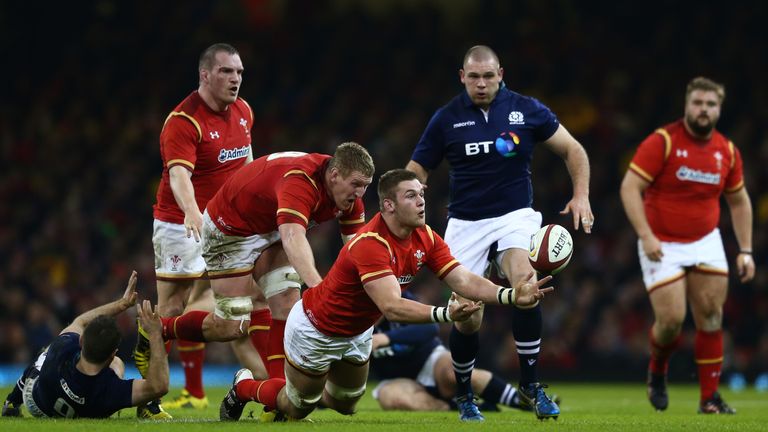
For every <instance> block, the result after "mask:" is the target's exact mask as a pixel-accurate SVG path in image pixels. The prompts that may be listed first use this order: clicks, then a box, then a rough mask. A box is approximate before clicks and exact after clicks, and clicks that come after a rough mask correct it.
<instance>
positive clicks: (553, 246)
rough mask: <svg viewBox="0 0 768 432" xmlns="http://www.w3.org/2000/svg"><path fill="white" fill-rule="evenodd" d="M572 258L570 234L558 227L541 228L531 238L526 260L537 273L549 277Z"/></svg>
mask: <svg viewBox="0 0 768 432" xmlns="http://www.w3.org/2000/svg"><path fill="white" fill-rule="evenodd" d="M571 256H573V239H572V238H571V233H569V232H568V230H567V229H565V228H563V227H562V226H560V225H556V224H549V225H544V226H543V227H541V228H540V229H539V230H538V231H537V232H536V234H534V235H533V236H532V237H531V246H530V247H529V248H528V259H529V260H530V261H531V266H533V268H534V269H536V271H538V272H539V273H542V274H545V275H549V274H552V275H553V274H557V273H559V272H560V271H562V270H563V269H564V268H565V266H567V265H568V262H569V261H570V260H571Z"/></svg>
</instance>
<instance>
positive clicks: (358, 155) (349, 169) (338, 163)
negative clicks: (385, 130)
mask: <svg viewBox="0 0 768 432" xmlns="http://www.w3.org/2000/svg"><path fill="white" fill-rule="evenodd" d="M331 168H336V169H337V170H339V173H340V174H341V176H342V177H345V178H346V177H348V176H349V175H350V174H352V173H353V172H359V173H360V174H362V175H364V176H366V177H373V173H374V172H375V171H376V168H375V167H374V165H373V158H371V155H370V154H369V153H368V150H366V149H365V147H363V146H361V145H360V144H358V143H356V142H345V143H343V144H341V145H340V146H338V147H336V151H335V152H334V153H333V157H332V158H331V161H330V162H329V163H328V169H331Z"/></svg>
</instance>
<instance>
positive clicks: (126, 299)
mask: <svg viewBox="0 0 768 432" xmlns="http://www.w3.org/2000/svg"><path fill="white" fill-rule="evenodd" d="M135 304H136V272H135V271H134V272H133V273H131V277H130V279H129V280H128V287H127V288H126V289H125V293H124V294H123V298H121V299H119V300H116V301H113V302H111V303H107V304H105V305H102V306H99V307H97V308H95V309H92V310H90V311H88V312H85V313H84V314H82V315H80V316H78V317H77V318H75V320H74V321H73V322H72V324H70V325H69V326H68V327H66V328H65V329H64V330H62V331H61V333H60V334H59V336H58V337H57V338H56V339H54V341H53V342H52V343H51V344H50V345H49V346H48V348H46V349H45V350H44V351H43V352H42V353H41V354H40V356H38V358H37V359H36V360H35V362H34V363H33V364H31V365H30V366H29V367H28V368H27V369H26V370H25V371H24V374H23V375H22V376H21V378H19V381H18V382H17V383H16V386H15V387H14V389H13V391H11V393H10V394H9V395H8V397H7V398H6V400H5V403H4V404H3V412H2V415H3V416H8V417H21V415H22V414H21V405H22V403H23V404H24V406H26V408H27V411H29V413H30V414H31V415H32V416H33V417H64V418H76V417H93V418H103V417H109V416H111V415H112V414H114V413H115V412H116V411H118V410H120V409H122V408H128V407H131V406H138V405H141V404H146V403H147V402H149V401H151V400H153V399H156V398H159V397H162V396H163V395H164V394H166V393H167V392H168V385H169V384H168V380H169V377H168V358H167V356H166V353H165V349H163V338H162V334H161V330H162V328H161V324H160V316H159V314H158V312H157V310H156V309H155V310H154V311H153V310H152V305H151V304H150V302H149V300H144V303H143V304H141V305H139V306H138V307H137V310H138V315H139V321H140V322H141V325H142V327H143V328H144V330H145V331H146V332H147V334H148V335H149V341H150V344H151V345H152V358H151V359H150V361H149V370H148V372H147V377H146V379H137V380H133V379H128V380H127V379H123V375H124V373H125V365H124V364H123V361H122V360H120V357H117V347H118V345H119V344H120V332H119V330H118V328H117V323H116V322H115V318H114V317H115V315H119V314H120V313H122V312H124V311H126V310H127V309H128V308H130V307H132V306H133V305H135Z"/></svg>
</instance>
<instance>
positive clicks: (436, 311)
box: [431, 306, 453, 323]
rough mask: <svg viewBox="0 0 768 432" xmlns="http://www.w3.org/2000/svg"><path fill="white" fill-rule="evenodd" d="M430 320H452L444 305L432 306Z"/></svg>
mask: <svg viewBox="0 0 768 432" xmlns="http://www.w3.org/2000/svg"><path fill="white" fill-rule="evenodd" d="M431 316H432V322H436V323H447V322H453V320H452V319H451V316H450V315H449V314H448V308H447V307H445V306H432V315H431Z"/></svg>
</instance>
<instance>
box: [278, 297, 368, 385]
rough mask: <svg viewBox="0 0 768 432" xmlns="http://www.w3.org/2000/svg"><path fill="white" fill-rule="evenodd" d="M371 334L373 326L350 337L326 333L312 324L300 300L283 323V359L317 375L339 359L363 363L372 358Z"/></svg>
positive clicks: (326, 370) (321, 373)
mask: <svg viewBox="0 0 768 432" xmlns="http://www.w3.org/2000/svg"><path fill="white" fill-rule="evenodd" d="M372 335H373V327H371V328H369V329H368V330H366V331H364V332H363V333H361V334H359V335H357V336H352V337H332V336H326V335H324V334H323V333H321V332H320V331H319V330H317V329H316V328H315V326H314V325H312V323H311V322H310V321H309V318H307V315H306V314H305V313H304V306H302V302H301V300H299V301H298V302H296V304H294V305H293V308H292V309H291V313H289V314H288V319H287V320H286V322H285V336H284V337H283V344H284V345H283V346H284V348H285V358H286V360H288V361H289V362H290V363H291V364H293V365H294V366H296V367H298V368H299V369H301V370H303V371H306V372H309V373H311V374H316V375H323V374H325V373H326V372H328V370H329V369H330V368H331V363H333V362H336V361H339V360H345V361H348V362H350V363H353V364H358V365H362V364H365V363H367V362H368V359H369V358H370V357H371V349H372V348H373V338H372Z"/></svg>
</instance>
